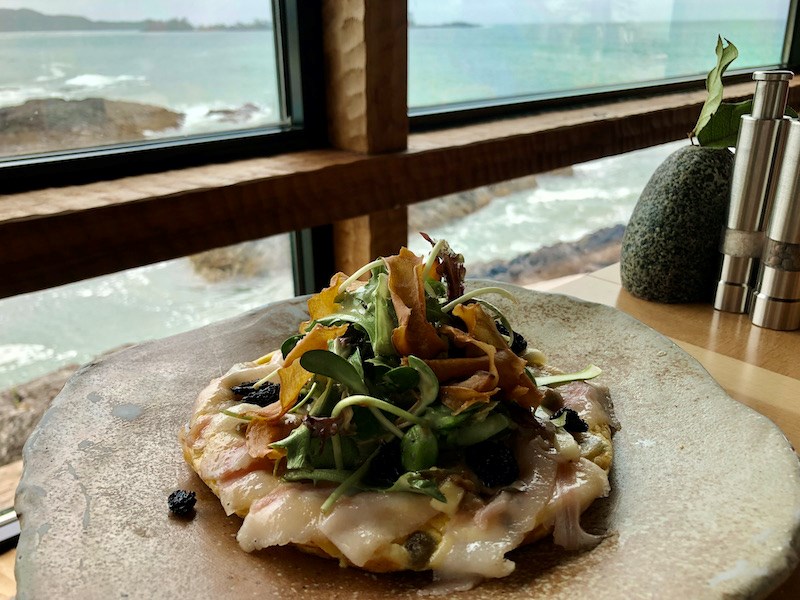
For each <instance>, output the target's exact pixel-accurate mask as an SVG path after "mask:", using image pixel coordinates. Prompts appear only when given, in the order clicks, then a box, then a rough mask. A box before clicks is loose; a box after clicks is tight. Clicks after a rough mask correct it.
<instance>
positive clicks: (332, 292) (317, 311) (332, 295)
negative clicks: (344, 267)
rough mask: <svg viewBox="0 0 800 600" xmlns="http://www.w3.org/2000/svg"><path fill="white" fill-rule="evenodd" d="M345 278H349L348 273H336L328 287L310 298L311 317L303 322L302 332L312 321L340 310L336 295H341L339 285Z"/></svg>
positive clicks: (309, 310)
mask: <svg viewBox="0 0 800 600" xmlns="http://www.w3.org/2000/svg"><path fill="white" fill-rule="evenodd" d="M345 279H347V275H345V274H344V273H336V275H334V276H333V277H331V284H330V285H329V286H328V287H326V288H325V289H324V290H322V291H321V292H320V293H319V294H314V295H313V296H311V298H309V299H308V302H307V305H308V315H309V317H311V319H310V320H309V321H305V322H304V323H301V325H300V333H305V330H306V327H308V324H309V323H310V322H312V321H315V320H317V319H321V318H323V317H327V316H328V315H332V314H333V313H335V312H337V311H338V310H339V304H337V302H336V297H337V296H338V295H339V286H341V285H342V283H343V282H344V281H345Z"/></svg>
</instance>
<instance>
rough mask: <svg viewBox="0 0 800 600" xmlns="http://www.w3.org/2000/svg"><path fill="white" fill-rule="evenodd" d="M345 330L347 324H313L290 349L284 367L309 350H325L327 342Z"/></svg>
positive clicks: (342, 333)
mask: <svg viewBox="0 0 800 600" xmlns="http://www.w3.org/2000/svg"><path fill="white" fill-rule="evenodd" d="M345 331H347V325H336V326H333V327H326V326H324V325H320V324H319V323H318V324H316V325H314V329H312V330H311V331H309V332H308V333H307V334H306V335H305V336H304V337H303V339H301V340H300V341H299V342H297V345H296V346H295V347H294V348H293V349H292V351H291V352H289V354H287V355H286V358H285V359H284V361H283V366H284V368H285V367H288V366H289V365H291V364H292V363H293V362H294V361H295V360H297V359H298V358H300V357H301V356H303V354H305V353H306V352H308V351H309V350H327V349H328V342H329V341H331V340H333V339H336V338H337V337H339V336H341V335H344V332H345Z"/></svg>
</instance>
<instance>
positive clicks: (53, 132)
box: [0, 98, 183, 155]
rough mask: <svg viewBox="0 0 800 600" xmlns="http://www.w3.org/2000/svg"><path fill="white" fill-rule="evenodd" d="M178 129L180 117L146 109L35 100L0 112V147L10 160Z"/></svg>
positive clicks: (94, 101) (95, 102)
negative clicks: (16, 157) (22, 155)
mask: <svg viewBox="0 0 800 600" xmlns="http://www.w3.org/2000/svg"><path fill="white" fill-rule="evenodd" d="M182 123H183V115H182V114H180V113H176V112H173V111H171V110H167V109H166V108H162V107H159V106H151V105H149V104H139V103H136V102H119V101H116V100H106V99H104V98H86V99H84V100H63V99H61V98H46V99H35V100H28V101H27V102H25V104H21V105H19V106H9V107H5V108H0V147H2V148H3V151H4V153H5V154H8V155H14V154H26V153H34V152H48V151H53V150H67V149H72V148H81V147H86V146H98V145H102V144H115V143H119V142H132V141H137V140H144V139H146V137H147V135H148V133H149V132H154V131H164V130H168V129H174V128H177V127H180V126H181V124H182Z"/></svg>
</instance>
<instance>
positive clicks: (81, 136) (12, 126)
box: [0, 0, 283, 158]
mask: <svg viewBox="0 0 800 600" xmlns="http://www.w3.org/2000/svg"><path fill="white" fill-rule="evenodd" d="M7 6H13V7H14V8H6V7H7ZM56 15H58V16H56ZM0 56H2V57H3V65H2V68H0V124H2V127H0V158H3V157H6V158H8V157H13V156H19V155H23V154H30V153H40V152H48V151H54V150H65V149H77V148H86V147H92V146H101V145H107V144H116V143H121V142H132V141H141V140H160V139H166V138H183V137H185V136H191V135H194V134H204V133H212V132H220V131H230V130H240V129H249V128H254V127H263V126H267V125H274V124H276V123H279V122H282V121H283V116H282V110H281V99H280V93H279V89H278V80H279V77H278V68H277V66H276V64H277V63H276V58H275V39H274V32H273V27H272V10H271V4H270V2H269V1H268V0H230V1H229V2H224V3H223V2H217V1H212V0H199V1H196V2H184V1H169V0H166V1H161V0H146V1H145V0H141V1H139V2H122V1H116V2H109V1H108V0H84V1H82V2H80V3H76V2H73V1H72V0H15V1H14V2H11V1H9V0H0Z"/></svg>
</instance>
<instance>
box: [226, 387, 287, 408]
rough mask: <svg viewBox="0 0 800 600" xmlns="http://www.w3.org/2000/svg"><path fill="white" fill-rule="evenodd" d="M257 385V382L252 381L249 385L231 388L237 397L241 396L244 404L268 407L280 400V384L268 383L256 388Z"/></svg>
mask: <svg viewBox="0 0 800 600" xmlns="http://www.w3.org/2000/svg"><path fill="white" fill-rule="evenodd" d="M255 383H256V382H255V381H251V382H249V383H242V384H240V385H235V386H233V387H232V388H231V391H232V392H233V393H234V394H236V395H237V396H241V397H242V402H247V403H248V404H257V405H258V406H267V405H268V404H272V403H273V402H277V401H278V400H279V399H280V396H281V386H280V384H278V383H272V382H269V381H267V382H266V383H263V384H261V385H260V386H259V387H258V388H255V387H253V386H254V385H255Z"/></svg>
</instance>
